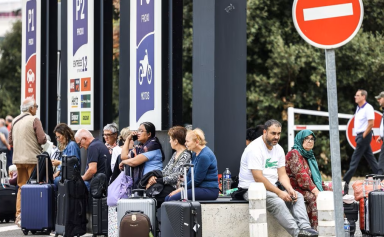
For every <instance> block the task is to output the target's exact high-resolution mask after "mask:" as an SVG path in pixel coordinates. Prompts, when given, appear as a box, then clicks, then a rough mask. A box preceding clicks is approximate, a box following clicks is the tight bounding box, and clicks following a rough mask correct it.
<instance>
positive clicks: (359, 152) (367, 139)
mask: <svg viewBox="0 0 384 237" xmlns="http://www.w3.org/2000/svg"><path fill="white" fill-rule="evenodd" d="M367 96H368V93H367V91H365V90H362V89H359V90H357V92H356V94H355V102H356V104H357V108H356V112H355V124H354V129H355V132H356V138H355V141H356V148H355V151H354V152H353V154H352V157H351V162H350V163H349V169H348V171H347V172H346V173H345V175H344V178H343V180H344V181H345V184H344V195H346V194H348V191H349V181H351V179H352V176H353V175H354V174H355V172H356V169H357V167H358V165H359V162H360V160H361V157H362V156H364V157H365V159H367V161H368V164H369V166H370V167H371V169H372V172H373V173H374V174H377V173H378V171H379V165H378V163H377V160H376V158H375V156H374V155H373V152H372V148H371V141H372V135H373V134H372V128H373V122H374V120H375V112H374V110H373V107H372V105H370V104H369V103H368V102H367Z"/></svg>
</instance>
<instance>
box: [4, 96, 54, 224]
mask: <svg viewBox="0 0 384 237" xmlns="http://www.w3.org/2000/svg"><path fill="white" fill-rule="evenodd" d="M38 107H39V106H38V105H37V104H36V102H35V100H34V99H32V98H31V97H28V98H26V99H25V100H24V101H23V103H22V104H21V106H20V110H21V114H20V115H19V116H17V117H16V118H15V119H14V120H13V123H12V129H11V132H10V134H9V143H10V144H11V145H13V149H14V153H13V164H15V165H16V167H17V185H18V186H19V192H18V194H17V202H16V220H15V223H16V224H17V225H19V226H20V217H21V216H20V214H21V187H22V186H23V185H24V184H26V183H27V181H28V179H29V177H30V176H31V174H32V171H33V169H34V168H35V166H36V164H37V158H36V156H37V155H39V154H40V153H41V152H42V148H41V145H44V144H45V143H46V142H47V138H46V137H45V133H44V130H43V126H42V125H41V121H40V119H39V118H37V117H35V115H36V111H37V108H38Z"/></svg>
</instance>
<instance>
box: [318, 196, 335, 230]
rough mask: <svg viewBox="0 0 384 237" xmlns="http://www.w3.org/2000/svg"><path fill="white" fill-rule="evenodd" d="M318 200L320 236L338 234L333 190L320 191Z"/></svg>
mask: <svg viewBox="0 0 384 237" xmlns="http://www.w3.org/2000/svg"><path fill="white" fill-rule="evenodd" d="M316 202H317V211H318V220H319V226H318V227H317V230H318V231H319V237H321V236H336V227H335V208H334V200H333V192H331V191H323V192H320V193H319V196H318V197H317V200H316Z"/></svg>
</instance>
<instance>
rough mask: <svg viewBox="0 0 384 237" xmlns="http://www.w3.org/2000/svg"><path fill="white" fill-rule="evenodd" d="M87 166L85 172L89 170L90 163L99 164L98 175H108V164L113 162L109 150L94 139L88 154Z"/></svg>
mask: <svg viewBox="0 0 384 237" xmlns="http://www.w3.org/2000/svg"><path fill="white" fill-rule="evenodd" d="M87 153H88V154H87V166H86V168H85V171H87V170H88V168H89V163H92V162H96V163H97V172H96V173H106V166H105V165H106V162H107V161H109V162H110V161H111V154H110V153H109V150H108V148H107V147H106V146H105V144H104V143H102V142H101V141H100V140H98V139H94V140H93V141H92V142H91V143H90V144H89V147H88V152H87Z"/></svg>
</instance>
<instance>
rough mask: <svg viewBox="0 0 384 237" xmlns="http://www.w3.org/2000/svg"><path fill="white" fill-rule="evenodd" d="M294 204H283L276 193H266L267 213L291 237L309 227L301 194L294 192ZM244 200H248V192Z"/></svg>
mask: <svg viewBox="0 0 384 237" xmlns="http://www.w3.org/2000/svg"><path fill="white" fill-rule="evenodd" d="M296 194H297V201H296V202H292V203H291V202H285V201H284V200H283V199H281V198H280V197H279V196H277V194H276V193H274V192H270V191H267V200H266V203H267V211H268V212H270V213H271V214H272V215H273V216H274V217H275V218H276V220H277V221H278V222H279V224H280V225H281V226H282V227H284V229H285V230H286V231H287V232H288V233H289V234H290V235H291V236H294V237H296V236H298V234H299V232H300V230H302V229H309V228H311V225H310V223H309V218H308V214H307V210H306V207H305V204H304V197H303V195H302V194H301V193H299V192H296ZM244 199H245V200H247V201H249V200H248V192H246V193H245V194H244Z"/></svg>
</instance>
